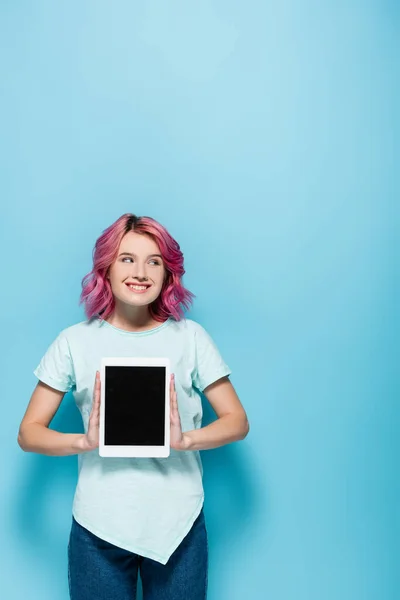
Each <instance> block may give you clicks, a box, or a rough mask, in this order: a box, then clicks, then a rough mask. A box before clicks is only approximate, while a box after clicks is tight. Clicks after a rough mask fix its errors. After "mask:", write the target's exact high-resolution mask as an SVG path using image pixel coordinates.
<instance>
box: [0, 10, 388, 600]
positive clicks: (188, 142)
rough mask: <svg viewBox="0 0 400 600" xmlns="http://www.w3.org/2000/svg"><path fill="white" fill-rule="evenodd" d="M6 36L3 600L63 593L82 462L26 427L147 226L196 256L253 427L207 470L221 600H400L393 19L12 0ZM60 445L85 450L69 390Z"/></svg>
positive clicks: (199, 293) (210, 323) (41, 599)
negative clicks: (103, 262) (142, 220)
mask: <svg viewBox="0 0 400 600" xmlns="http://www.w3.org/2000/svg"><path fill="white" fill-rule="evenodd" d="M0 20H1V26H0V28H1V29H0V38H1V47H2V52H1V87H2V93H1V100H0V106H1V121H2V124H1V157H0V158H1V161H0V162H1V170H2V173H1V183H0V186H1V188H0V189H1V198H2V207H3V208H2V218H1V257H2V260H1V275H2V277H1V283H2V285H1V288H2V293H1V332H2V344H1V346H2V360H1V365H2V419H1V436H0V439H1V457H2V468H1V471H0V473H1V490H2V492H1V500H0V506H1V532H0V539H1V563H0V571H1V582H0V588H1V592H2V597H4V598H6V599H7V600H23V599H24V598H29V600H67V598H68V588H67V541H68V535H69V529H70V524H71V507H72V499H73V494H74V489H75V483H76V478H77V457H76V456H71V457H45V456H39V455H34V454H29V453H23V452H22V450H21V449H20V448H19V446H18V445H17V432H18V427H19V423H20V421H21V419H22V416H23V414H24V412H25V409H26V406H27V404H28V401H29V398H30V396H31V393H32V391H33V389H34V386H35V385H36V381H37V380H36V378H35V376H34V375H33V373H32V371H33V369H34V368H35V367H36V366H37V364H38V362H39V360H40V358H41V357H42V355H43V353H44V352H45V350H46V349H47V347H48V345H49V344H50V342H51V341H52V340H53V339H54V338H55V336H56V335H57V334H58V333H59V331H60V330H61V329H63V328H65V327H68V326H69V325H72V324H74V323H76V322H78V321H81V320H83V318H84V313H83V309H82V307H78V298H79V294H80V289H81V288H80V282H81V279H82V278H83V276H84V275H85V274H86V273H87V272H88V271H89V270H90V269H91V264H92V263H91V256H92V249H93V245H94V242H95V240H96V238H97V237H98V236H99V235H100V234H101V232H102V231H103V230H104V229H105V228H106V227H108V226H109V225H110V224H111V223H112V222H113V221H115V220H116V219H117V218H118V217H119V216H120V215H121V214H123V213H125V212H133V213H135V214H137V215H149V216H152V217H154V218H155V219H157V220H159V221H160V222H161V223H163V224H164V225H165V226H166V227H167V229H168V230H169V231H170V233H171V234H172V235H173V236H174V237H175V238H176V239H177V240H178V242H179V244H180V245H181V249H182V251H183V253H184V256H185V268H186V274H185V275H184V283H185V285H186V287H188V288H189V289H190V290H191V291H192V292H193V293H195V294H196V299H195V302H194V304H193V307H192V309H191V310H190V311H189V313H188V315H187V316H189V317H190V318H193V319H195V320H197V321H198V322H200V323H201V324H202V325H203V326H204V327H205V328H206V329H207V330H208V331H209V332H210V334H211V335H212V336H213V338H214V339H215V341H216V343H217V345H218V347H219V348H220V351H221V353H222V355H223V357H224V359H225V360H226V362H227V363H228V364H229V366H230V367H231V369H232V376H231V380H232V383H233V384H234V386H235V388H236V390H237V392H238V395H239V397H240V399H241V401H242V403H243V404H244V406H245V408H246V410H247V413H248V416H249V420H250V425H251V431H250V434H249V436H248V437H247V438H246V439H245V440H244V441H242V442H240V443H237V444H232V445H229V446H226V447H224V448H220V449H216V450H211V451H205V452H203V453H202V458H203V463H204V469H205V476H204V484H205V491H206V503H205V510H206V518H207V524H208V530H209V540H210V575H209V600H243V599H244V598H251V599H253V600H264V599H265V600H395V599H398V598H399V585H400V581H399V580H400V577H399V573H400V569H399V558H398V557H399V551H400V547H399V536H400V514H399V496H400V494H399V491H400V485H399V475H398V460H399V443H398V435H399V434H398V430H399V421H400V419H399V417H400V411H399V406H398V399H397V398H396V396H395V391H396V389H398V374H397V372H396V366H397V365H396V361H395V347H396V341H397V336H398V333H399V327H398V325H399V323H398V319H397V315H396V311H395V309H396V308H397V307H396V306H395V292H396V288H395V285H394V272H395V270H396V265H395V262H398V261H397V255H396V250H395V242H396V239H395V232H396V227H397V225H398V217H397V213H396V211H395V199H398V192H399V187H400V186H399V183H400V177H399V174H398V172H397V173H396V170H395V167H396V162H395V152H396V150H397V157H398V133H399V106H400V97H399V96H400V95H399V53H400V48H399V46H400V43H399V34H400V30H399V29H400V28H399V21H400V11H399V4H398V3H396V2H394V1H389V0H375V1H371V0H362V1H361V0H359V1H358V0H347V1H342V0H326V1H316V0H314V1H312V0H303V1H300V0H298V1H296V0H286V1H277V0H275V1H274V0H271V1H261V0H249V1H248V2H246V3H243V2H239V1H238V0H233V1H232V0H231V1H230V2H228V1H226V0H220V1H211V0H204V1H203V2H194V1H192V0H186V1H184V0H182V1H180V2H178V1H174V0H170V1H167V0H165V1H161V0H159V1H154V0H146V1H144V2H134V1H131V2H128V1H127V0H125V1H115V2H110V1H108V2H106V1H104V0H96V1H85V0H80V1H79V2H78V1H76V0H73V1H71V0H70V1H69V2H62V1H61V2H51V1H44V0H36V1H35V2H28V1H22V0H12V1H11V0H9V1H6V0H2V2H0ZM397 161H398V158H397ZM205 402H206V401H205ZM212 418H213V415H212V411H210V410H209V409H207V408H206V422H207V420H210V419H212ZM51 426H52V427H53V428H55V429H59V430H60V431H64V432H77V431H81V430H82V429H81V427H82V426H81V422H80V416H79V413H78V411H77V409H76V407H75V406H74V403H73V398H72V396H71V395H67V396H66V397H65V399H64V401H63V403H62V405H61V407H60V409H59V412H58V413H57V415H56V417H55V419H54V421H53V422H52V425H51ZM187 600H190V599H187Z"/></svg>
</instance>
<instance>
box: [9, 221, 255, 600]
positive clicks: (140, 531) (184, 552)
mask: <svg viewBox="0 0 400 600" xmlns="http://www.w3.org/2000/svg"><path fill="white" fill-rule="evenodd" d="M184 273H185V270H184V268H183V254H182V252H181V251H180V246H179V244H178V243H177V242H176V241H175V240H174V239H173V238H172V237H171V235H170V234H169V233H168V231H167V230H166V229H165V228H164V227H163V226H162V225H160V223H158V222H157V221H155V220H154V219H152V218H150V217H136V216H135V215H133V214H130V213H128V214H124V215H122V216H121V217H120V218H119V219H118V220H117V221H116V222H115V223H113V224H112V225H111V226H110V227H108V228H107V229H106V230H105V231H104V232H103V234H102V235H101V236H100V237H99V239H98V240H97V241H96V244H95V249H94V253H93V269H92V271H91V272H90V273H89V274H88V275H86V277H84V278H83V280H82V293H81V298H80V303H82V302H83V303H84V306H85V313H86V316H87V320H85V321H82V322H80V323H77V324H75V325H72V326H70V327H67V328H66V329H64V330H63V331H61V332H60V333H59V335H58V336H57V338H56V339H55V340H54V341H53V343H52V344H51V345H50V347H49V348H48V350H47V352H46V353H45V355H44V356H43V358H42V359H41V361H40V364H39V365H38V367H37V368H36V369H35V371H34V373H35V375H36V376H37V377H38V379H39V381H38V383H37V386H36V388H35V390H34V391H33V394H32V397H31V399H30V402H29V405H28V408H27V410H26V413H25V415H24V417H23V419H22V422H21V426H20V430H19V435H18V442H19V444H20V446H21V448H22V449H23V450H25V451H28V452H38V453H41V454H49V455H58V456H66V455H70V454H78V470H79V476H78V483H77V487H76V491H75V496H74V502H73V509H72V526H71V533H70V538H69V544H68V581H69V591H70V597H71V600H132V598H135V596H136V585H137V576H138V572H140V576H141V580H142V587H143V597H144V600H184V599H185V600H203V599H204V598H206V594H207V570H208V546H207V531H206V527H205V518H204V513H203V502H204V491H203V486H202V465H201V460H200V454H199V450H206V449H208V448H216V447H218V446H222V445H224V444H228V443H230V442H234V441H237V440H240V439H243V438H244V437H245V436H246V435H247V433H248V430H249V425H248V421H247V416H246V413H245V411H244V409H243V407H242V405H241V402H240V400H239V398H238V396H237V394H236V392H235V390H234V388H233V386H232V384H231V383H230V381H229V378H228V375H229V374H230V373H231V371H230V369H229V367H228V366H227V364H226V363H225V362H224V361H223V359H222V357H221V355H220V353H219V351H218V349H217V347H216V345H215V344H214V342H213V340H212V339H211V337H210V336H209V334H208V333H207V332H206V330H205V329H204V328H203V327H202V326H201V325H200V324H199V323H197V322H195V321H193V320H191V319H185V318H184V316H183V310H182V307H181V305H183V306H184V307H185V308H187V307H188V305H189V304H190V302H191V300H192V297H193V296H194V295H193V294H192V293H191V292H189V291H188V290H187V289H185V288H184V287H183V284H182V280H181V278H182V276H183V274H184ZM102 356H166V357H168V358H169V359H170V364H171V372H172V373H173V374H172V375H171V380H170V397H171V407H170V409H171V410H170V414H171V418H170V420H171V422H170V434H171V435H170V445H171V453H170V456H169V457H168V458H161V459H160V458H158V459H157V458H114V457H113V458H104V457H100V456H99V452H98V446H99V414H100V410H99V407H100V373H99V370H98V369H99V365H100V361H101V357H102ZM93 382H94V383H93ZM70 390H72V392H73V395H74V398H75V401H76V404H77V406H78V408H79V410H80V412H81V415H82V420H83V425H84V431H85V433H84V434H65V433H60V432H57V431H54V430H51V429H49V424H50V422H51V420H52V418H53V417H54V414H55V413H56V411H57V409H58V407H59V405H60V403H61V401H62V399H63V397H64V395H65V393H66V392H68V391H70ZM200 392H203V393H204V395H205V396H206V398H207V399H208V400H209V402H210V403H211V405H212V407H213V409H214V410H215V412H216V414H217V417H218V418H217V419H216V420H215V421H214V422H213V423H211V424H210V425H208V426H207V427H203V428H202V427H201V419H202V406H201V396H200Z"/></svg>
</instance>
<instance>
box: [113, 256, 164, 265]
mask: <svg viewBox="0 0 400 600" xmlns="http://www.w3.org/2000/svg"><path fill="white" fill-rule="evenodd" d="M126 260H132V259H131V258H130V257H129V256H125V258H123V259H122V262H125V261H126ZM150 262H153V263H155V264H156V265H159V264H160V263H159V262H158V260H155V259H154V258H153V259H152V260H151V261H150Z"/></svg>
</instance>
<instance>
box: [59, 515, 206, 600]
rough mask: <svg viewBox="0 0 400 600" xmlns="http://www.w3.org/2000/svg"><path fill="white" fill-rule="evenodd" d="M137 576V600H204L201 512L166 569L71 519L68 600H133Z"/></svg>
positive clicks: (202, 521)
mask: <svg viewBox="0 0 400 600" xmlns="http://www.w3.org/2000/svg"><path fill="white" fill-rule="evenodd" d="M138 572H139V573H140V578H141V581H142V588H143V600H205V599H206V597H207V582H208V542H207V530H206V525H205V518H204V512H203V509H202V510H201V512H200V514H199V516H198V517H197V519H196V521H195V522H194V523H193V525H192V528H191V530H190V531H189V533H188V534H187V536H186V537H185V538H184V539H183V540H182V542H181V543H180V545H179V546H178V548H177V549H176V550H175V552H174V553H173V554H172V555H171V556H170V558H169V560H168V562H167V564H166V565H162V564H161V563H159V562H157V561H155V560H152V559H151V558H147V557H143V556H140V555H139V554H134V553H133V552H129V551H128V550H124V549H122V548H119V547H118V546H114V545H113V544H110V543H109V542H106V541H105V540H102V539H101V538H99V537H97V536H96V535H94V534H93V533H91V532H90V531H88V530H87V529H86V528H85V527H82V525H80V524H79V523H78V522H77V521H75V519H74V517H72V527H71V533H70V537H69V543H68V584H69V593H70V598H71V600H135V599H136V587H137V578H138Z"/></svg>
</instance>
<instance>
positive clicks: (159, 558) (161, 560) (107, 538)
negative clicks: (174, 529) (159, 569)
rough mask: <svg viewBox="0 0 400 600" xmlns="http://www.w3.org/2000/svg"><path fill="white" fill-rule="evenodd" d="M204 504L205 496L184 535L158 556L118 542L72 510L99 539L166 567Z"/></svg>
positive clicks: (74, 515) (81, 523) (83, 525)
mask: <svg viewBox="0 0 400 600" xmlns="http://www.w3.org/2000/svg"><path fill="white" fill-rule="evenodd" d="M203 504H204V494H203V495H202V497H201V499H200V503H199V504H198V506H197V508H196V510H195V512H194V514H193V516H192V517H191V519H190V520H189V522H188V523H187V525H186V527H185V528H184V529H183V530H182V531H183V533H181V534H180V535H179V536H178V537H177V538H176V539H175V542H174V543H173V544H172V545H171V546H170V548H169V550H168V551H167V552H166V553H165V554H158V553H157V552H153V551H152V550H146V549H144V548H141V547H140V546H137V545H136V544H130V543H129V542H125V541H121V540H118V539H117V538H115V537H114V536H111V535H109V534H108V533H104V532H103V531H102V530H101V529H99V528H98V527H95V526H94V525H92V524H91V523H88V522H87V521H86V520H85V519H81V517H79V516H78V515H77V513H76V512H75V509H72V515H73V517H74V519H75V521H77V522H78V523H79V525H81V526H82V527H85V529H87V530H88V531H90V532H91V533H93V534H94V535H96V536H97V537H99V538H101V539H102V540H105V541H106V542H109V543H110V544H113V545H114V546H117V547H118V548H122V549H123V550H128V551H129V552H133V553H134V554H138V555H139V556H144V557H146V558H151V559H152V560H155V561H156V562H159V563H161V564H162V565H166V564H167V562H168V560H169V558H170V557H171V555H172V554H173V552H174V551H175V550H176V549H177V547H178V546H179V544H180V543H181V542H182V540H183V539H184V538H185V537H186V535H187V534H188V533H189V531H190V529H191V527H192V525H193V523H194V522H195V520H196V519H197V517H198V516H199V514H200V512H201V509H202V507H203Z"/></svg>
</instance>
